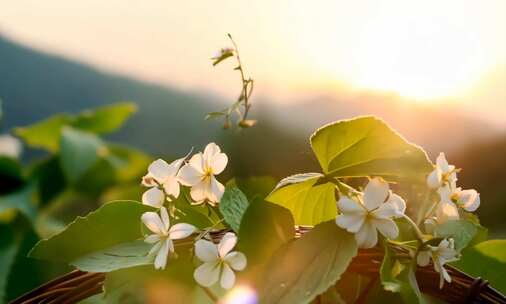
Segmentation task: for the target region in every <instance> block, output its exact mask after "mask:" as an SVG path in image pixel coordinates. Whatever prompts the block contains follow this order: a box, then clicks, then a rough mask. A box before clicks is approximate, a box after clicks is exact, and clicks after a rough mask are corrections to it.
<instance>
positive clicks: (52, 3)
mask: <svg viewBox="0 0 506 304" xmlns="http://www.w3.org/2000/svg"><path fill="white" fill-rule="evenodd" d="M0 32H1V33H4V34H7V35H8V36H9V37H12V38H14V39H16V40H18V41H21V42H23V43H25V44H28V45H32V46H35V47H38V48H42V49H44V50H48V51H51V52H56V53H58V54H63V55H65V56H68V57H71V58H76V59H79V60H81V61H84V62H88V63H92V64H93V65H95V66H98V67H100V68H103V69H106V70H110V71H116V72H121V73H127V74H129V75H133V76H135V77H138V78H142V79H145V80H150V81H156V82H161V83H166V84H171V85H175V86H178V87H183V88H187V89H194V88H197V89H205V90H209V89H210V90H213V91H217V92H219V93H222V94H225V95H230V96H235V95H236V93H237V88H238V87H237V85H238V83H237V78H236V76H237V75H236V74H234V72H232V71H231V70H230V69H231V68H232V66H231V65H230V64H229V65H224V66H220V67H218V68H214V69H213V68H212V67H211V65H210V60H209V58H210V57H211V56H212V55H213V53H215V51H216V50H218V49H219V48H220V47H222V46H228V45H229V43H228V41H227V39H226V36H225V34H226V33H227V32H230V33H232V34H233V35H234V37H235V38H236V41H237V42H238V44H239V47H240V49H241V52H242V57H243V60H244V63H245V65H246V67H247V68H248V71H249V72H250V74H252V75H253V76H254V78H255V79H256V81H257V84H258V85H257V88H258V90H259V91H260V94H263V95H272V96H274V97H277V99H285V100H286V99H290V98H288V97H289V96H295V95H297V94H300V93H301V92H312V91H315V90H319V91H321V90H325V91H331V92H332V91H335V92H336V93H338V92H340V91H342V90H345V91H349V90H352V91H353V90H361V89H374V90H384V91H394V92H396V93H398V94H399V95H401V96H405V97H407V99H408V100H411V99H416V100H417V101H418V102H432V103H433V104H434V105H439V104H438V103H437V101H438V100H445V101H448V100H450V101H451V103H450V105H447V106H449V107H450V106H451V107H459V106H463V107H465V108H466V109H467V110H468V111H470V112H472V113H474V115H477V116H481V117H486V118H488V119H489V120H490V121H493V122H495V123H497V124H499V125H502V126H503V127H505V128H506V120H505V119H504V118H503V117H504V116H505V115H506V1H504V0H496V1H493V0H483V1H476V0H469V1H466V0H456V1H452V0H445V1H440V0H424V1H414V0H413V1H409V0H398V1H393V0H392V1H389V0H381V1H380V0H376V1H375V0H356V1H344V0H343V1H341V0H328V1H327V0H314V1H302V0H300V1H295V0H279V1H273V0H256V1H240V0H220V1H209V0H204V1H202V0H196V1H170V0H151V1H149V0H143V1H140V0H106V1H104V0H82V1H76V0H73V1H68V0H48V1H40V0H16V1H11V0H0ZM406 102H408V101H406ZM439 102H441V101H439Z"/></svg>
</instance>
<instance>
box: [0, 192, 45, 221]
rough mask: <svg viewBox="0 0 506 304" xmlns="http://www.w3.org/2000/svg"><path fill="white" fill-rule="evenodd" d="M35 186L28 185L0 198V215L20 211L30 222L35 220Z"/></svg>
mask: <svg viewBox="0 0 506 304" xmlns="http://www.w3.org/2000/svg"><path fill="white" fill-rule="evenodd" d="M34 190H35V185H33V184H29V185H27V186H25V187H23V188H21V189H20V190H18V191H16V192H13V193H10V194H7V195H4V196H0V214H1V213H2V212H4V211H7V210H10V209H16V210H19V211H21V212H22V213H23V214H24V215H25V216H26V217H27V218H28V219H30V220H31V221H34V220H35V217H36V215H37V209H36V205H35V201H34V199H33V197H34Z"/></svg>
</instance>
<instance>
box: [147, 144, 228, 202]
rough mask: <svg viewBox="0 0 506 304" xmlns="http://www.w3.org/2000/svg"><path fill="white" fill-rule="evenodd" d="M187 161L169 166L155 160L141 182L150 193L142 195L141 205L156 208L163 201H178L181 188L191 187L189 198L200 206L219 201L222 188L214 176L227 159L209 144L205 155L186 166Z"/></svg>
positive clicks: (201, 154)
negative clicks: (181, 186)
mask: <svg viewBox="0 0 506 304" xmlns="http://www.w3.org/2000/svg"><path fill="white" fill-rule="evenodd" d="M185 159H186V157H183V158H180V159H177V160H175V161H173V162H172V163H170V164H168V163H167V162H166V161H164V160H163V159H157V160H155V161H154V162H152V163H151V164H150V165H149V167H148V173H147V174H146V175H145V176H144V177H143V178H142V185H143V186H145V187H148V188H149V189H148V190H147V191H146V192H144V194H143V195H142V203H143V204H145V205H149V206H152V207H155V208H160V207H162V206H163V204H164V202H165V200H168V201H171V200H172V199H176V198H178V197H179V193H180V184H181V185H183V186H189V187H191V190H190V196H191V198H192V199H193V200H194V201H195V202H196V204H201V203H204V202H208V203H209V204H211V205H213V206H214V205H216V204H217V203H219V201H220V200H221V197H222V196H223V193H224V192H225V187H224V186H223V184H221V183H220V182H219V181H218V180H216V177H215V176H216V175H218V174H220V173H221V172H223V170H225V167H226V166H227V163H228V157H227V155H226V154H225V153H222V152H221V150H220V147H218V145H216V144H215V143H209V144H208V145H207V146H206V148H205V149H204V153H202V152H199V153H197V154H195V155H193V156H192V157H191V158H190V160H189V161H188V162H187V163H185Z"/></svg>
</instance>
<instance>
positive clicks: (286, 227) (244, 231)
mask: <svg viewBox="0 0 506 304" xmlns="http://www.w3.org/2000/svg"><path fill="white" fill-rule="evenodd" d="M260 223H261V224H260ZM294 237H295V229H294V222H293V218H292V214H291V213H290V211H289V210H287V209H285V208H283V207H281V206H278V205H275V204H271V203H269V202H264V201H257V202H255V203H252V204H251V205H250V206H249V207H248V209H247V210H246V212H245V213H244V216H243V218H242V221H241V228H240V229H239V240H240V243H239V246H240V250H241V251H242V252H244V254H246V256H247V258H248V265H252V264H256V263H262V262H263V261H265V260H267V258H269V257H270V256H271V255H272V254H273V253H274V251H276V250H277V249H278V248H279V247H280V246H281V245H283V244H285V243H287V242H288V241H290V240H292V239H293V238H294Z"/></svg>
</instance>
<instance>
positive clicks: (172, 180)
mask: <svg viewBox="0 0 506 304" xmlns="http://www.w3.org/2000/svg"><path fill="white" fill-rule="evenodd" d="M163 189H164V190H165V193H167V195H171V196H173V197H174V198H178V197H179V182H178V180H177V178H176V177H173V176H169V177H167V179H166V180H165V183H163Z"/></svg>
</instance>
